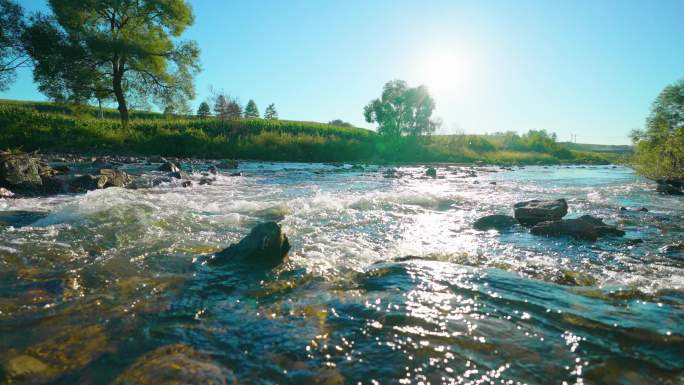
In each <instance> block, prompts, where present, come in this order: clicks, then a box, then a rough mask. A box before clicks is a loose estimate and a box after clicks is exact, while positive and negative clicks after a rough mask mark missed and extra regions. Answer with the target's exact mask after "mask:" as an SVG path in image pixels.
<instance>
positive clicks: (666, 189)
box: [656, 179, 684, 195]
mask: <svg viewBox="0 0 684 385" xmlns="http://www.w3.org/2000/svg"><path fill="white" fill-rule="evenodd" d="M681 182H682V180H678V179H665V180H659V181H657V182H656V183H657V185H656V191H657V192H659V193H661V194H665V195H684V190H682V187H683V186H682V183H681Z"/></svg>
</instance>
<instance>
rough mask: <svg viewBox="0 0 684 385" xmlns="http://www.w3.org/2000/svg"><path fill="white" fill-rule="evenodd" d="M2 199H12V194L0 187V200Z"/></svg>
mask: <svg viewBox="0 0 684 385" xmlns="http://www.w3.org/2000/svg"><path fill="white" fill-rule="evenodd" d="M2 198H6V199H10V198H14V193H13V192H11V191H10V190H8V189H6V188H4V187H0V199H2Z"/></svg>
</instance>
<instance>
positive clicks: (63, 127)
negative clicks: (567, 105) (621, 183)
mask: <svg viewBox="0 0 684 385" xmlns="http://www.w3.org/2000/svg"><path fill="white" fill-rule="evenodd" d="M105 112H107V113H106V114H105V113H103V116H104V118H103V119H98V118H96V116H98V114H99V112H98V110H97V109H95V108H92V107H87V106H86V107H78V108H75V107H73V108H70V107H68V106H62V105H57V104H53V103H29V102H25V103H23V102H14V101H1V102H0V127H2V132H3V135H2V136H1V137H0V148H3V149H21V150H23V151H28V152H30V151H36V150H39V151H41V152H43V153H70V154H78V155H94V156H104V155H109V156H152V155H158V156H174V157H193V158H205V159H225V158H231V159H238V158H239V159H251V160H264V161H298V162H366V163H440V162H442V163H468V164H470V163H475V162H482V163H487V164H497V165H532V164H543V165H552V164H608V163H612V162H617V161H619V160H620V159H621V158H623V156H621V155H615V154H608V153H598V152H587V151H575V150H571V149H568V148H566V147H565V146H564V145H562V144H560V143H556V142H555V140H552V139H551V138H550V137H542V138H541V140H537V139H539V138H534V140H532V138H528V137H525V135H523V136H519V137H516V138H514V139H515V143H513V144H511V143H509V142H506V141H500V140H497V138H495V137H492V136H480V135H448V136H432V137H417V138H416V137H401V138H392V139H388V138H385V137H382V136H379V135H377V134H376V133H375V132H373V131H369V130H366V129H362V128H356V127H340V126H334V125H330V124H324V123H315V122H301V121H285V120H264V119H235V120H219V119H216V118H213V117H208V118H199V117H190V116H166V115H163V114H157V113H152V112H144V113H138V112H135V113H132V115H131V116H132V118H133V119H132V120H131V122H130V124H129V126H128V127H126V128H122V127H121V125H120V123H119V122H118V121H117V120H115V119H113V118H111V117H110V115H111V114H110V113H111V111H107V110H105Z"/></svg>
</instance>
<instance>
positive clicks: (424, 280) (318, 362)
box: [0, 162, 684, 385]
mask: <svg viewBox="0 0 684 385" xmlns="http://www.w3.org/2000/svg"><path fill="white" fill-rule="evenodd" d="M194 167H195V169H196V171H201V169H202V168H205V167H206V165H201V164H198V165H195V166H194ZM239 167H240V171H241V172H242V176H230V175H229V174H227V173H220V174H219V175H218V176H217V178H216V181H215V182H214V183H213V184H211V185H199V183H198V181H199V179H200V174H199V173H197V172H196V173H193V174H191V178H192V179H194V182H195V183H194V185H193V186H192V187H189V188H183V187H181V186H180V183H179V182H171V183H164V184H162V185H160V186H157V187H153V188H146V189H137V190H132V189H121V188H108V189H104V190H97V191H92V192H89V193H87V194H80V195H59V196H52V197H41V198H24V199H13V200H0V210H1V211H2V213H0V215H1V216H4V217H6V218H9V219H7V221H10V222H11V223H12V224H13V226H2V227H0V362H2V363H3V369H2V372H0V381H1V379H2V378H5V380H4V381H5V383H12V384H15V383H17V384H22V383H25V384H82V385H86V384H110V383H114V382H115V381H119V382H118V383H125V381H124V382H122V381H123V380H122V378H124V377H120V376H122V373H124V372H125V371H126V370H127V368H131V365H132V364H133V363H135V362H137V363H141V362H142V363H144V362H145V360H149V359H150V358H149V355H148V356H144V355H145V353H148V352H151V351H154V350H155V349H156V348H158V347H160V346H165V345H172V344H182V345H183V346H188V347H190V348H192V349H193V351H195V352H198V353H197V354H198V357H200V356H201V358H198V359H197V360H195V361H193V360H189V361H188V362H190V363H189V364H188V365H187V367H186V368H185V370H190V371H192V370H197V371H202V370H204V371H207V370H210V369H211V370H214V372H215V373H219V372H220V373H229V371H230V372H232V375H233V376H234V379H236V381H237V382H238V383H240V384H398V383H399V384H522V383H524V384H530V385H531V384H541V385H545V384H682V383H684V256H683V255H682V253H679V254H677V253H665V252H663V251H661V248H662V247H663V246H664V245H667V244H670V243H673V242H680V241H682V239H683V235H684V222H683V221H682V219H683V216H684V200H682V199H681V198H676V197H668V196H661V195H658V194H656V193H655V191H654V190H655V189H654V186H653V184H652V183H651V182H649V181H647V180H645V179H642V178H640V177H638V176H636V175H634V173H633V172H632V171H631V170H630V169H627V168H623V167H614V166H556V167H542V166H534V167H525V168H515V169H513V170H503V169H499V168H485V167H479V168H477V169H476V173H477V176H476V177H473V176H469V174H468V170H469V168H467V167H459V166H442V167H438V168H437V173H438V176H439V178H437V179H432V178H425V177H424V174H425V168H424V167H401V168H399V170H400V171H401V172H402V173H405V175H404V176H403V177H402V178H385V177H383V170H384V168H382V167H377V166H367V167H365V168H364V169H361V170H359V169H352V168H351V166H350V165H345V166H343V167H340V166H336V165H324V164H303V163H265V162H244V163H241V164H240V166H239ZM123 169H124V170H127V171H129V172H130V173H132V174H136V173H138V174H140V173H144V174H148V175H149V174H151V173H153V171H152V170H153V169H154V168H153V166H141V165H128V166H125V167H124V168H123ZM535 198H539V199H544V198H566V199H567V201H568V204H569V207H570V209H569V214H568V217H574V216H579V215H583V214H591V215H595V216H598V217H601V218H604V219H605V221H606V222H607V223H610V224H614V225H617V226H618V227H619V228H621V229H623V230H625V232H626V235H625V237H624V238H604V239H600V240H598V241H597V242H586V241H578V240H572V239H568V238H542V237H537V236H534V235H531V234H529V231H527V230H525V229H522V228H515V229H513V230H511V231H506V232H502V233H499V232H496V231H489V232H481V231H476V230H474V229H473V228H472V223H473V222H474V221H475V220H476V219H478V218H479V217H481V216H483V215H486V214H495V213H502V214H512V206H513V204H514V203H516V202H520V201H524V200H529V199H535ZM621 206H625V207H642V206H643V207H646V208H647V209H648V212H637V211H620V210H619V207H621ZM19 211H22V212H23V213H19ZM20 214H21V218H20V220H18V219H17V218H18V216H19V215H20ZM270 220H275V221H279V223H280V224H281V225H282V227H283V230H284V232H285V233H286V234H287V236H288V237H289V241H290V244H291V245H292V250H291V252H290V258H289V262H287V263H286V264H285V265H283V266H281V267H279V268H277V269H275V270H272V271H265V272H264V271H245V270H241V269H231V268H221V267H216V268H212V267H209V266H206V265H204V264H203V263H202V261H203V260H204V258H205V256H206V255H209V254H211V253H213V252H217V251H219V250H221V249H223V248H225V247H227V246H228V245H229V244H231V243H233V242H237V241H239V240H240V239H241V238H242V237H244V236H245V235H246V234H247V233H248V232H249V230H250V229H251V228H252V227H253V226H254V225H255V224H257V223H259V222H264V221H270ZM1 221H2V217H0V222H1ZM637 240H642V241H643V242H640V241H637ZM141 357H142V358H141ZM146 357H147V358H146ZM205 361H206V362H211V364H208V363H206V362H205ZM193 365H197V368H196V369H195V368H193ZM202 365H204V366H202ZM159 366H160V365H157V367H159ZM179 370H180V369H179ZM217 370H218V371H217ZM193 373H194V372H193ZM146 375H147V376H148V377H150V378H153V375H150V374H149V373H148V374H146ZM155 375H156V374H155ZM124 376H125V375H124ZM159 376H163V373H162V374H159ZM221 376H223V378H227V377H226V376H224V375H223V374H221V375H219V377H221ZM117 378H119V379H118V380H117ZM164 381H169V382H164ZM170 381H171V380H169V379H162V378H161V377H160V378H158V382H149V383H163V384H175V383H176V382H170ZM138 383H140V384H143V383H147V382H145V380H142V379H141V380H140V381H139V382H138ZM203 383H204V382H203ZM206 383H209V382H206ZM226 383H230V382H229V381H226Z"/></svg>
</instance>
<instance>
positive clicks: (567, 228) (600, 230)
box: [531, 215, 625, 241]
mask: <svg viewBox="0 0 684 385" xmlns="http://www.w3.org/2000/svg"><path fill="white" fill-rule="evenodd" d="M531 233H532V234H534V235H541V236H545V237H560V236H569V237H573V238H575V239H582V240H587V241H595V240H597V239H598V238H599V237H603V236H607V235H614V236H619V237H621V236H623V235H625V232H624V231H622V230H620V229H618V228H616V227H614V226H610V225H607V224H606V223H604V222H603V220H601V219H599V218H595V217H592V216H590V215H584V216H581V217H579V218H575V219H562V220H556V221H545V222H540V223H537V224H536V225H534V227H532V230H531Z"/></svg>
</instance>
